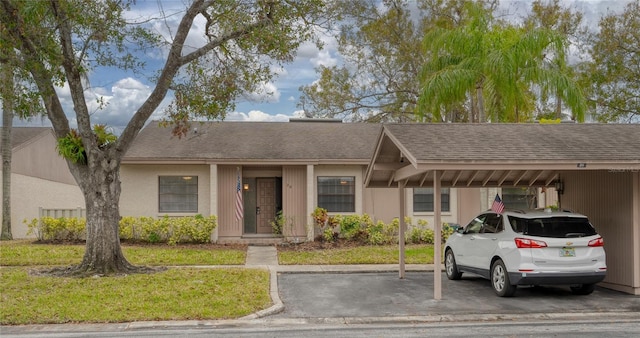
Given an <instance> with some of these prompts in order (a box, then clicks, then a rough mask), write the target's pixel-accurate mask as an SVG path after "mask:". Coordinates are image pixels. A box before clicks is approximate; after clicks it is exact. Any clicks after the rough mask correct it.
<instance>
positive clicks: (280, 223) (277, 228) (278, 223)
mask: <svg viewBox="0 0 640 338" xmlns="http://www.w3.org/2000/svg"><path fill="white" fill-rule="evenodd" d="M285 222H286V219H285V217H284V215H283V214H282V210H280V211H278V213H277V214H276V218H275V219H274V220H273V221H271V229H272V230H273V233H274V234H275V235H282V231H283V228H284V224H285Z"/></svg>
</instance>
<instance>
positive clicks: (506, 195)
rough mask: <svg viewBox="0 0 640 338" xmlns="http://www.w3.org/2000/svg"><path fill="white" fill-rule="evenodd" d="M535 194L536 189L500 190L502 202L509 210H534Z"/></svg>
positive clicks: (535, 203) (536, 192)
mask: <svg viewBox="0 0 640 338" xmlns="http://www.w3.org/2000/svg"><path fill="white" fill-rule="evenodd" d="M537 194H538V190H537V188H502V202H503V203H504V206H505V207H506V208H509V209H514V210H527V209H535V208H536V206H537V204H538V202H537Z"/></svg>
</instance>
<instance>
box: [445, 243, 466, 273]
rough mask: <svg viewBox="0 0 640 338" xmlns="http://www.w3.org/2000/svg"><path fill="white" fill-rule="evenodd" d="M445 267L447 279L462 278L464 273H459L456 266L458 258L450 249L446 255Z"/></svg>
mask: <svg viewBox="0 0 640 338" xmlns="http://www.w3.org/2000/svg"><path fill="white" fill-rule="evenodd" d="M444 267H445V270H446V271H447V278H449V279H452V280H457V279H460V277H462V272H460V271H458V266H457V265H456V258H455V257H454V256H453V250H451V249H448V250H447V252H446V253H445V254H444Z"/></svg>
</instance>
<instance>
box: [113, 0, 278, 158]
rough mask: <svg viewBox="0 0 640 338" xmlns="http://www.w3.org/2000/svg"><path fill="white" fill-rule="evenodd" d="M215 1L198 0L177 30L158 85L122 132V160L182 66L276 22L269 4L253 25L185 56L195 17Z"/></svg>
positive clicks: (119, 148)
mask: <svg viewBox="0 0 640 338" xmlns="http://www.w3.org/2000/svg"><path fill="white" fill-rule="evenodd" d="M213 3H214V1H213V0H209V1H204V0H197V1H195V2H194V3H193V4H192V5H191V6H190V7H189V8H188V9H187V11H186V13H185V15H184V17H183V18H182V20H181V21H180V24H179V26H178V29H177V31H176V35H175V37H174V40H173V43H172V45H171V49H170V50H169V55H168V57H167V61H166V63H165V65H164V68H163V69H162V72H161V74H160V77H159V78H158V82H157V84H156V87H155V88H154V90H153V92H152V93H151V95H150V96H149V98H148V99H147V100H146V101H145V102H144V103H143V104H142V106H141V107H140V108H139V109H138V111H137V112H136V113H135V114H134V116H133V118H132V119H131V120H130V121H129V124H128V125H127V127H126V128H125V129H124V131H123V133H122V134H121V135H120V138H119V139H118V141H117V149H118V150H117V151H118V157H117V158H118V160H120V159H121V158H122V156H123V155H124V153H125V152H126V151H127V149H128V148H129V147H130V145H131V142H132V141H133V139H134V138H135V136H136V135H137V134H138V133H139V132H140V130H141V129H142V127H143V126H144V124H145V122H146V121H147V120H148V119H149V117H150V116H151V114H153V112H154V110H155V109H156V108H157V107H158V106H159V104H160V102H162V100H163V99H164V97H165V96H166V94H167V92H168V90H169V89H170V86H171V83H172V81H173V78H174V77H175V75H176V74H177V72H178V70H179V69H180V67H182V66H184V65H186V64H188V63H190V62H193V61H195V60H197V59H198V58H201V57H203V56H204V55H206V54H207V53H209V52H211V51H212V50H214V49H215V48H217V47H219V46H221V45H223V44H224V43H226V42H228V41H231V40H234V39H239V38H241V37H243V36H246V35H247V34H249V33H251V32H253V31H255V30H257V29H260V28H263V27H266V26H267V25H270V24H272V22H273V21H272V18H271V7H269V9H267V13H266V15H264V16H263V17H262V19H260V20H258V21H256V22H254V23H252V24H249V25H246V26H243V27H240V28H238V29H237V30H235V31H232V32H228V33H227V34H225V35H223V36H221V37H220V38H218V39H214V40H211V41H209V42H208V43H207V44H206V45H204V46H202V47H200V48H198V49H197V50H195V51H193V52H191V53H189V54H187V55H184V56H182V51H183V47H184V42H185V40H186V38H187V35H188V34H189V30H190V29H191V26H192V25H193V21H194V19H195V17H196V16H197V15H199V14H202V13H203V12H204V11H205V10H206V9H207V7H209V6H211V5H212V4H213Z"/></svg>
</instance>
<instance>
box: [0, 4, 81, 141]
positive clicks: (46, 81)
mask: <svg viewBox="0 0 640 338" xmlns="http://www.w3.org/2000/svg"><path fill="white" fill-rule="evenodd" d="M0 1H1V3H2V8H3V10H4V14H3V15H6V17H5V18H6V19H7V21H9V22H13V23H15V24H13V25H6V26H5V27H7V31H8V32H9V34H10V35H11V36H12V38H13V39H14V40H15V41H16V42H17V43H19V44H20V45H21V48H20V49H21V51H22V52H21V55H20V56H21V57H22V58H23V59H25V60H27V61H26V62H25V63H28V64H30V65H33V66H31V67H29V72H30V74H31V76H32V77H33V81H34V83H35V85H36V86H37V87H38V90H39V91H40V93H42V95H41V96H42V100H43V102H44V105H45V109H46V111H47V115H48V116H49V120H50V121H51V123H52V124H53V129H54V131H55V132H56V135H57V136H58V137H63V136H64V135H66V134H67V133H68V132H69V121H68V120H67V116H66V115H65V114H64V109H63V108H62V104H61V103H60V100H59V98H58V96H57V95H55V86H54V85H53V81H52V78H51V75H50V73H49V70H47V67H46V65H45V64H44V62H43V61H42V60H41V59H40V58H39V57H38V56H39V55H40V54H41V53H40V51H39V47H37V46H38V43H37V42H36V41H35V40H34V39H33V37H30V36H27V35H25V33H24V32H25V30H21V29H19V27H26V25H27V24H26V23H25V21H24V20H23V19H22V17H20V15H19V11H18V9H17V8H16V7H14V6H13V4H12V3H11V1H9V0H0Z"/></svg>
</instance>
